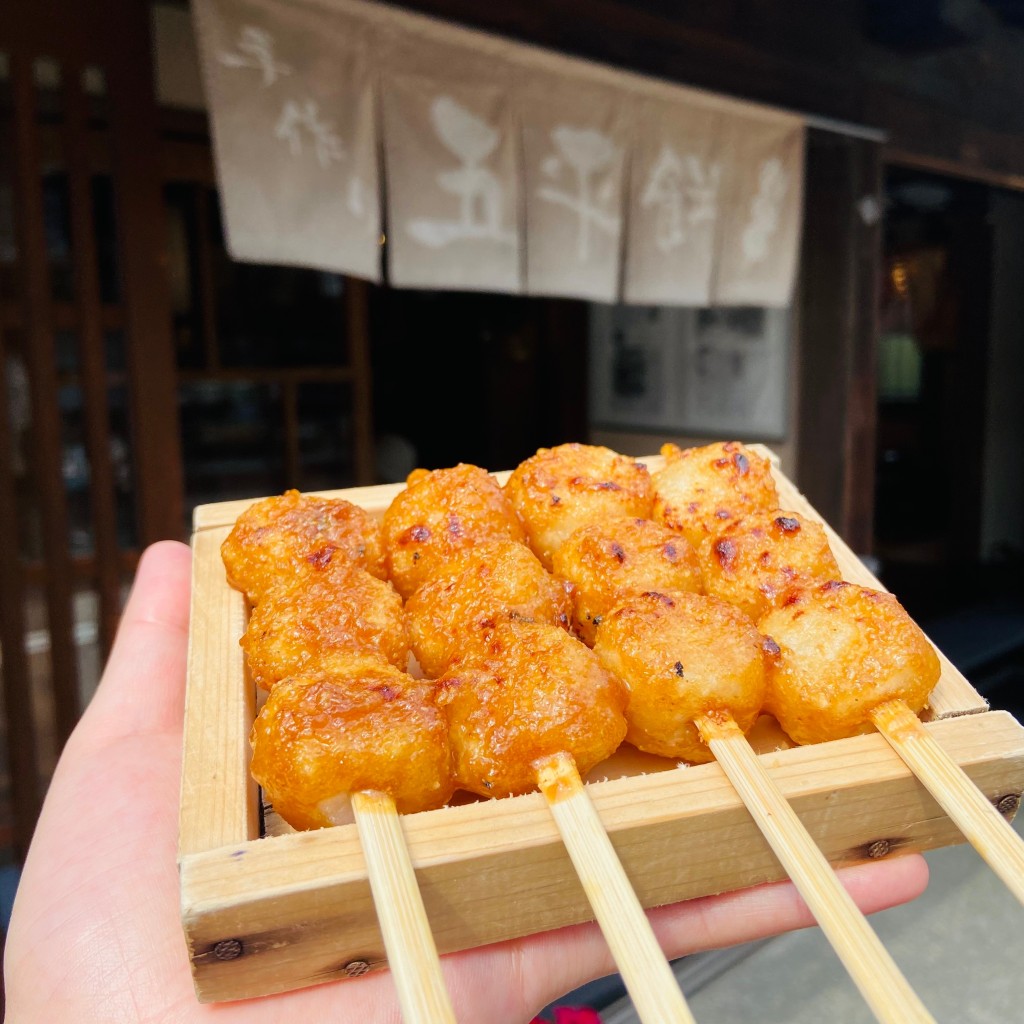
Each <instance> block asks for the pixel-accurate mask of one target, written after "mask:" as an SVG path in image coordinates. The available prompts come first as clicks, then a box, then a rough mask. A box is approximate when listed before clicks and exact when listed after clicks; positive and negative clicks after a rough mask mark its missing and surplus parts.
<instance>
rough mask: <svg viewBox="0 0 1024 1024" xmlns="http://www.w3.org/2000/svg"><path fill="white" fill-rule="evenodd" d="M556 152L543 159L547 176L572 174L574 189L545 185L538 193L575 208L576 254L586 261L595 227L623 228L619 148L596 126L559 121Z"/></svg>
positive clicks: (555, 132) (554, 136)
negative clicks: (617, 168) (616, 171)
mask: <svg viewBox="0 0 1024 1024" xmlns="http://www.w3.org/2000/svg"><path fill="white" fill-rule="evenodd" d="M550 138H551V142H552V144H553V145H554V147H555V150H556V152H554V153H551V154H550V155H548V156H547V157H545V159H544V160H543V162H542V163H541V172H542V173H543V174H544V175H545V177H548V178H552V179H555V181H559V180H561V179H564V178H565V177H566V170H567V169H568V171H569V172H570V174H571V175H572V185H573V186H574V187H573V188H572V189H571V190H566V189H565V188H561V187H558V186H557V185H555V184H550V185H541V186H540V187H539V188H538V189H537V195H538V196H539V197H540V198H541V199H544V200H546V201H547V202H550V203H556V204H558V205H560V206H564V207H566V208H567V209H569V210H571V211H572V212H573V213H574V214H575V215H576V218H577V232H576V258H577V259H578V260H579V262H580V263H586V262H587V261H588V260H589V259H590V253H591V232H592V230H593V229H594V228H596V229H597V230H599V231H603V232H605V233H606V234H608V235H615V234H616V233H617V232H618V230H619V221H620V218H619V216H618V214H617V213H615V212H613V211H614V210H615V209H616V196H615V177H614V175H613V174H612V173H604V172H612V171H613V170H614V167H615V161H616V158H617V157H618V155H619V149H618V147H617V146H616V145H615V143H614V142H612V140H611V139H610V138H609V137H608V136H607V135H604V134H602V133H601V132H599V131H597V130H596V129H593V128H573V127H570V126H569V125H558V127H556V128H553V129H552V130H551V133H550Z"/></svg>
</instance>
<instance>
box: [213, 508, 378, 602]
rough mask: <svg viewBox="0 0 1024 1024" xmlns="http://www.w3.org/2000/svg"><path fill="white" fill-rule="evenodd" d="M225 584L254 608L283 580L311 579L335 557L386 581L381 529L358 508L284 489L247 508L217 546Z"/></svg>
mask: <svg viewBox="0 0 1024 1024" xmlns="http://www.w3.org/2000/svg"><path fill="white" fill-rule="evenodd" d="M220 551H221V557H222V558H223V560H224V566H225V568H226V569H227V573H228V582H229V583H230V584H231V585H232V586H233V587H235V588H236V589H237V590H241V591H244V593H245V594H246V596H247V597H248V598H249V600H250V602H251V603H252V604H257V603H258V602H259V600H260V598H261V596H262V595H263V593H264V591H266V590H267V589H268V588H269V587H271V586H273V585H275V584H276V583H278V582H280V580H281V577H283V576H293V577H295V578H298V577H304V578H307V579H308V578H310V577H313V576H316V575H317V574H318V573H321V572H323V571H324V570H325V569H327V568H328V566H330V564H331V562H332V561H334V560H335V559H338V558H341V559H345V560H346V561H349V562H354V563H355V564H356V565H358V566H359V567H360V568H363V569H366V570H367V571H368V572H370V573H372V574H373V575H374V576H378V577H379V578H381V579H385V578H386V575H387V574H386V573H385V570H384V550H383V545H382V543H381V536H380V526H379V525H378V523H377V522H376V520H374V519H372V518H371V517H370V516H369V515H368V514H367V513H366V512H365V511H364V510H363V509H361V508H359V506H358V505H353V504H352V503H351V502H348V501H344V500H343V499H341V498H315V497H312V496H310V495H304V494H299V492H298V491H286V492H285V493H284V494H282V495H279V496H277V497H274V498H264V499H263V500H262V501H258V502H256V503H255V504H254V505H251V506H250V507H249V508H248V509H246V510H245V512H243V513H242V514H241V515H240V516H239V517H238V521H237V522H236V523H235V525H234V528H233V529H232V530H231V533H229V534H228V536H227V539H226V540H225V541H224V543H223V544H222V545H221V549H220Z"/></svg>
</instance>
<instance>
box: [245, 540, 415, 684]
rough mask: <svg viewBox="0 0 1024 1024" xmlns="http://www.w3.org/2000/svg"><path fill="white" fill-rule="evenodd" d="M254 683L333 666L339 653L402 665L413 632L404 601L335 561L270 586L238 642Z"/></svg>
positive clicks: (372, 578) (391, 589)
mask: <svg viewBox="0 0 1024 1024" xmlns="http://www.w3.org/2000/svg"><path fill="white" fill-rule="evenodd" d="M239 642H240V643H241V645H242V648H243V649H244V650H245V654H246V660H247V662H248V664H249V674H250V676H251V677H252V680H253V682H254V683H256V685H257V686H261V687H262V688H263V689H265V690H269V689H271V688H272V687H273V686H274V684H275V683H277V682H278V681H279V680H281V679H284V678H285V677H287V676H293V675H301V674H302V673H303V672H306V671H308V670H311V669H316V670H317V671H328V670H330V667H331V664H332V662H333V661H334V660H335V659H337V658H339V657H340V658H342V659H348V658H349V657H350V656H351V655H352V654H367V655H370V656H376V657H378V658H380V659H381V660H383V661H388V662H390V663H391V664H392V665H394V666H395V667H396V668H400V669H402V670H404V669H405V668H406V667H407V666H408V663H409V638H408V634H407V632H406V628H405V616H404V614H403V611H402V599H401V597H399V596H398V592H397V591H396V590H395V588H394V587H392V586H391V584H390V583H388V582H387V581H386V580H379V579H377V577H376V576H371V575H370V574H369V573H368V572H366V571H365V570H363V569H358V568H356V567H355V566H351V565H348V564H346V563H344V562H339V561H338V560H337V559H335V561H334V562H333V564H332V565H331V566H329V567H328V569H327V570H325V571H324V572H323V573H321V574H318V575H317V576H314V577H313V578H311V579H305V578H302V579H299V580H289V581H287V582H286V583H284V584H283V585H281V586H277V587H272V588H271V589H270V590H268V591H266V593H265V594H264V595H263V600H262V601H260V603H259V604H258V605H256V607H255V608H254V609H253V612H252V615H251V616H250V617H249V627H248V629H247V630H246V631H245V635H244V636H243V637H242V639H241V641H239Z"/></svg>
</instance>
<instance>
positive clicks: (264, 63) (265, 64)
mask: <svg viewBox="0 0 1024 1024" xmlns="http://www.w3.org/2000/svg"><path fill="white" fill-rule="evenodd" d="M235 46H236V47H237V52H231V51H227V50H226V51H223V52H222V53H220V54H219V55H218V59H219V60H220V62H221V64H223V65H224V66H225V67H228V68H251V69H253V70H255V71H258V72H259V73H260V78H261V79H262V81H263V85H264V86H265V87H266V86H270V85H273V84H274V83H275V82H276V81H277V80H278V78H280V77H281V76H282V75H290V74H291V73H292V69H291V68H290V67H289V66H288V65H287V64H284V63H282V62H281V61H279V60H277V59H276V58H275V57H274V37H273V36H272V35H271V34H270V33H269V32H268V31H267V30H266V29H263V28H258V27H257V26H256V25H244V26H243V27H242V30H241V32H240V33H239V36H238V42H237V43H236V44H235Z"/></svg>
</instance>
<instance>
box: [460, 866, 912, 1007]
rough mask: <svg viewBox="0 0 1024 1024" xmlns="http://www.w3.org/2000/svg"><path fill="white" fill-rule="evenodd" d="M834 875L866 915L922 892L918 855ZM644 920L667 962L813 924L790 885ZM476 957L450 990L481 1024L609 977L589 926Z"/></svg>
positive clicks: (606, 959) (692, 903) (677, 907)
mask: <svg viewBox="0 0 1024 1024" xmlns="http://www.w3.org/2000/svg"><path fill="white" fill-rule="evenodd" d="M838 874H839V877H840V879H841V880H842V882H843V885H844V886H845V887H846V889H847V890H848V891H849V892H850V894H851V896H852V897H853V898H854V901H855V902H856V903H857V905H858V906H859V907H860V908H861V910H862V911H864V912H865V913H874V912H875V911H877V910H882V909H885V908H886V907H892V906H896V905H898V904H900V903H906V902H908V901H909V900H912V899H915V898H916V897H917V896H919V895H920V894H921V893H922V892H923V891H924V889H925V887H926V886H927V884H928V867H927V864H926V862H925V860H924V858H923V857H921V856H920V855H910V856H904V857H896V858H893V860H892V861H889V862H886V863H882V864H866V865H858V866H856V867H850V868H843V869H841V870H840V871H839V872H838ZM649 917H650V920H651V924H652V926H653V928H654V931H655V934H656V935H657V937H658V941H659V943H660V944H661V947H662V949H663V950H664V952H665V955H666V957H668V958H669V959H675V958H677V957H680V956H685V955H688V954H690V953H696V952H701V951H703V950H707V949H716V948H722V947H725V946H733V945H737V944H739V943H742V942H750V941H753V940H756V939H763V938H765V937H767V936H770V935H776V934H779V933H780V932H785V931H792V930H794V929H797V928H805V927H808V926H810V925H813V924H814V919H813V917H812V916H811V913H810V911H809V910H808V909H807V906H806V904H805V903H804V901H803V899H802V898H801V897H800V895H799V894H798V893H797V891H796V889H795V888H794V886H793V885H792V883H789V882H779V883H776V884H772V885H762V886H755V887H753V888H750V889H743V890H739V891H737V892H731V893H725V894H723V895H719V896H707V897H703V898H700V899H694V900H688V901H687V902H685V903H678V904H674V905H672V906H668V907H661V908H658V909H656V910H652V911H650V912H649ZM478 955H480V956H481V957H483V958H484V960H483V961H482V962H481V963H480V964H478V965H477V964H474V969H473V970H472V971H467V972H463V973H461V974H460V975H459V976H458V979H457V980H456V984H457V985H460V986H461V987H462V992H461V993H460V995H461V997H462V998H463V999H465V1000H466V1003H468V1004H469V1005H476V1006H478V1007H480V1008H485V1007H486V1008H488V1009H489V1010H494V1011H495V1012H493V1014H492V1015H484V1016H481V1017H480V1019H481V1020H494V1021H499V1020H518V1019H524V1020H528V1019H529V1018H530V1016H531V1015H532V1014H534V1013H536V1012H537V1010H538V1009H540V1008H541V1007H543V1006H546V1005H547V1004H548V1003H551V1002H553V1001H554V1000H556V999H558V998H560V997H561V996H563V995H564V994H565V993H567V992H569V991H571V990H573V989H575V988H578V987H579V986H580V985H583V984H585V983H586V982H588V981H591V980H593V979H594V978H599V977H603V976H604V975H607V974H611V973H613V972H614V971H615V964H614V963H613V961H612V959H611V955H610V953H609V952H608V946H607V944H606V942H605V940H604V938H603V936H602V935H601V933H600V931H599V930H598V929H597V927H596V926H594V925H577V926H575V927H572V928H563V929H558V930H557V931H553V932H546V933H544V934H542V935H535V936H531V937H529V938H526V939H520V940H516V941H513V942H509V943H503V944H501V945H499V946H493V947H489V948H487V949H484V950H480V951H478ZM503 976H504V977H511V978H513V979H514V984H513V985H511V986H510V987H509V990H508V998H509V1003H508V1005H506V1006H504V1007H502V1008H500V1009H497V1008H496V1007H495V1006H494V1001H495V996H496V988H495V986H494V985H493V979H494V978H496V977H503ZM487 979H490V981H488V980H487ZM518 1000H522V1002H521V1003H520V1002H518ZM503 1014H505V1016H503Z"/></svg>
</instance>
